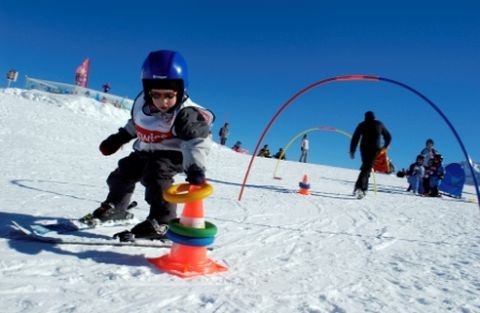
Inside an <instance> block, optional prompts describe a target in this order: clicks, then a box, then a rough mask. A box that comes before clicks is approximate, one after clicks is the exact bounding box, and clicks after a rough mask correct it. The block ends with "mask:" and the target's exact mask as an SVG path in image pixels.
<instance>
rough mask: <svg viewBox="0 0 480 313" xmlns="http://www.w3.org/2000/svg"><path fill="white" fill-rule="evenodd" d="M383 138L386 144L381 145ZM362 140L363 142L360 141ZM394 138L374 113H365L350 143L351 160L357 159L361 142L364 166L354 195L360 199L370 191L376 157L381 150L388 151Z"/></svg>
mask: <svg viewBox="0 0 480 313" xmlns="http://www.w3.org/2000/svg"><path fill="white" fill-rule="evenodd" d="M381 137H383V140H384V143H383V146H382V145H381ZM360 138H361V141H360ZM391 140H392V137H391V135H390V133H389V132H388V130H387V128H386V127H385V126H384V125H383V123H382V122H380V121H377V120H376V119H375V114H374V113H373V112H372V111H368V112H365V120H364V121H363V122H361V123H360V124H358V126H357V128H356V129H355V131H354V133H353V136H352V140H351V142H350V158H351V159H354V158H355V150H356V148H357V145H358V142H359V141H360V154H361V157H362V166H361V167H360V174H359V175H358V179H357V181H356V183H355V189H354V194H355V195H356V196H357V197H358V198H363V197H364V196H365V195H366V193H367V190H368V179H369V178H370V172H371V171H372V166H373V162H374V161H375V157H376V156H377V154H378V153H379V152H380V150H381V149H387V148H388V146H389V145H390V142H391Z"/></svg>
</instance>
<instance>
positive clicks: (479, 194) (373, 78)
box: [238, 75, 480, 208]
mask: <svg viewBox="0 0 480 313" xmlns="http://www.w3.org/2000/svg"><path fill="white" fill-rule="evenodd" d="M352 80H354V81H356V80H367V81H384V82H387V83H391V84H394V85H397V86H400V87H403V88H405V89H407V90H409V91H410V92H412V93H414V94H416V95H417V96H419V97H420V98H422V99H423V100H424V101H425V102H427V103H428V104H429V105H430V106H431V107H432V108H433V109H434V110H435V112H437V113H438V114H439V115H440V116H441V117H442V118H443V120H444V121H445V123H447V125H448V127H449V128H450V130H451V131H452V132H453V134H454V136H455V138H456V139H457V141H458V143H459V144H460V147H461V149H462V152H463V154H464V156H465V159H466V161H467V163H468V166H469V168H470V172H471V173H472V178H473V182H474V184H475V191H476V193H477V203H478V205H479V208H480V190H479V187H478V182H477V178H476V176H475V171H474V170H473V165H472V160H471V158H470V156H469V155H468V152H467V149H466V148H465V145H464V144H463V142H462V140H461V139H460V136H459V135H458V133H457V131H456V129H455V127H453V125H452V123H451V122H450V121H449V119H448V118H447V117H446V116H445V114H444V113H443V112H442V111H441V110H440V109H439V108H438V107H437V106H436V105H435V103H433V102H432V101H431V100H430V99H428V98H427V97H426V96H424V95H423V94H422V93H420V92H419V91H417V90H415V89H414V88H412V87H410V86H408V85H406V84H404V83H401V82H399V81H396V80H393V79H389V78H385V77H379V76H373V75H344V76H334V77H330V78H326V79H323V80H320V81H318V82H316V83H313V84H311V85H309V86H307V87H305V88H303V89H301V90H300V91H298V92H297V93H295V94H294V95H293V96H292V97H291V98H290V99H288V101H287V102H285V103H284V104H283V105H282V106H281V107H280V109H279V110H278V111H277V112H276V113H275V114H274V116H273V117H272V119H271V120H270V122H269V123H268V124H267V126H266V127H265V129H264V131H263V133H262V135H261V136H260V139H259V140H258V142H257V145H256V147H255V151H254V152H253V154H252V158H251V159H250V163H249V165H248V167H247V171H246V173H245V177H244V178H243V183H242V187H241V189H240V193H239V195H238V200H239V201H241V200H242V195H243V192H244V189H245V185H246V183H247V179H248V175H249V174H250V170H251V168H252V165H253V161H254V159H255V156H256V154H257V151H258V149H259V147H260V144H261V143H262V141H263V139H264V138H265V136H266V135H267V132H268V131H269V129H270V128H271V126H272V125H273V123H274V122H275V120H276V119H277V118H278V117H279V116H280V114H281V113H282V111H284V110H285V108H287V107H288V106H289V105H290V104H292V103H293V101H294V100H295V99H297V98H298V97H300V96H301V95H302V94H304V93H305V92H307V91H309V90H311V89H313V88H315V87H318V86H320V85H324V84H327V83H331V82H335V81H352Z"/></svg>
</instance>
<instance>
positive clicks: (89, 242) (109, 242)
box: [11, 221, 171, 248]
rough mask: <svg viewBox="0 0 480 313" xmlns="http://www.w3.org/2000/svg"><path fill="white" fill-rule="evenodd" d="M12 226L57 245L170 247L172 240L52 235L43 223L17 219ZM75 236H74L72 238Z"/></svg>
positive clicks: (29, 238)
mask: <svg viewBox="0 0 480 313" xmlns="http://www.w3.org/2000/svg"><path fill="white" fill-rule="evenodd" d="M11 224H12V226H13V227H14V228H15V229H16V230H18V231H20V232H21V233H22V235H24V236H23V237H24V238H25V239H27V240H33V241H39V242H44V243H50V244H55V245H85V246H115V247H145V248H170V247H171V242H170V241H169V240H149V241H146V240H141V239H140V240H139V239H137V240H136V241H134V242H121V241H117V240H115V239H113V238H112V239H100V238H98V239H92V238H88V239H86V238H84V239H81V238H75V237H73V236H68V237H66V236H62V234H59V233H57V235H58V236H50V235H48V232H49V231H51V230H49V229H48V228H44V227H43V226H42V225H32V226H30V227H25V226H22V225H20V224H19V223H18V222H16V221H11ZM72 237H73V238H72Z"/></svg>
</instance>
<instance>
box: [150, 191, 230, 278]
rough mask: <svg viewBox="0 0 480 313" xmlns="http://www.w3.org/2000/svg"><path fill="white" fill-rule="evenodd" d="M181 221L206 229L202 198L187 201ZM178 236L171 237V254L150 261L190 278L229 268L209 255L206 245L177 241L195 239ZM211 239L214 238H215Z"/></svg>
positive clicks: (188, 226) (182, 276)
mask: <svg viewBox="0 0 480 313" xmlns="http://www.w3.org/2000/svg"><path fill="white" fill-rule="evenodd" d="M198 188H200V187H196V186H192V185H191V186H190V187H189V192H191V191H194V190H196V189H198ZM177 221H178V220H177ZM179 222H180V224H181V225H182V227H185V228H187V229H188V228H192V229H205V219H204V213H203V202H202V200H194V201H191V202H186V203H185V206H184V208H183V212H182V216H181V217H180V221H179ZM171 231H172V230H171V229H170V230H169V232H171ZM167 236H168V233H167ZM178 236H179V235H178V234H173V236H172V238H170V237H169V238H170V239H171V240H172V241H173V244H172V248H171V249H170V253H169V254H165V255H163V256H161V257H158V258H148V259H147V260H148V262H150V263H151V264H153V265H155V266H156V267H158V268H159V269H161V270H162V271H164V272H167V273H169V274H173V275H177V276H179V277H181V278H190V277H194V276H200V275H207V274H214V273H218V272H225V271H227V270H228V269H227V268H226V267H225V266H223V265H220V264H218V263H216V262H214V261H212V260H211V259H209V258H208V257H207V248H206V246H205V245H201V244H200V245H198V246H197V245H195V246H193V245H187V244H185V243H181V242H176V240H175V238H177V240H178V238H180V239H182V238H183V239H182V240H190V239H193V238H189V237H182V236H180V237H178ZM196 239H198V238H196ZM204 239H209V238H204ZM210 239H212V240H213V238H210ZM182 240H179V241H182Z"/></svg>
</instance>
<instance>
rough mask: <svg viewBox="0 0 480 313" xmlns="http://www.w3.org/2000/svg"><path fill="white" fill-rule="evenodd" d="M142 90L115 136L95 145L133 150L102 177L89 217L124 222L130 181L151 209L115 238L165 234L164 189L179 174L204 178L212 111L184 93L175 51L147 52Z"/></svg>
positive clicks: (171, 210)
mask: <svg viewBox="0 0 480 313" xmlns="http://www.w3.org/2000/svg"><path fill="white" fill-rule="evenodd" d="M141 77H142V84H143V90H142V91H141V92H140V94H139V95H138V96H137V98H136V99H135V101H134V104H133V107H132V111H131V118H130V120H129V121H128V122H127V123H126V125H125V126H123V127H121V128H120V129H119V130H118V132H117V133H116V134H113V135H111V136H109V137H108V138H107V139H105V140H104V141H102V143H101V144H100V151H101V153H102V154H104V155H111V154H113V153H115V152H117V151H118V150H119V149H120V147H122V145H124V144H126V143H128V142H129V141H131V140H132V139H135V142H134V143H133V151H132V152H131V153H130V155H128V156H127V157H125V158H122V159H121V160H120V161H119V162H118V167H117V168H116V169H115V170H114V171H113V172H111V173H110V175H109V176H108V178H107V184H108V187H109V192H108V195H107V197H106V199H105V200H104V201H103V202H102V203H101V205H100V207H99V208H98V209H96V210H95V211H93V213H92V215H93V218H95V219H98V220H100V221H101V222H105V221H110V220H125V219H129V218H131V217H132V214H131V213H130V212H129V211H127V208H128V205H129V203H130V201H131V198H132V195H133V192H134V190H135V185H136V184H137V183H138V182H141V183H142V184H143V185H144V186H145V201H146V202H147V203H148V204H149V205H150V212H149V214H148V217H147V219H146V220H145V221H143V222H141V223H139V224H137V225H135V226H134V227H133V228H132V229H131V231H126V232H122V233H120V235H121V234H123V235H121V236H120V240H123V241H129V240H134V239H135V238H148V239H161V238H164V234H165V232H166V229H167V226H166V225H168V223H169V221H170V220H172V219H174V218H176V217H177V214H176V204H174V203H169V202H167V201H165V200H164V199H163V197H162V194H163V191H164V190H166V189H167V188H168V187H170V186H171V185H172V183H173V177H174V176H175V175H177V174H178V173H182V172H184V173H185V174H186V181H188V182H189V183H190V184H193V185H200V184H202V183H204V182H205V181H206V179H205V171H206V162H207V154H208V152H209V150H210V146H211V139H210V136H209V132H210V128H211V124H212V122H213V120H214V115H213V113H212V112H210V111H209V110H207V109H205V108H203V107H201V106H199V105H197V104H196V103H194V102H193V101H192V100H191V99H190V97H189V95H188V73H187V65H186V62H185V59H184V58H183V56H182V55H181V54H180V53H179V52H176V51H170V50H159V51H153V52H151V53H150V54H149V55H148V56H147V58H146V59H145V61H144V63H143V66H142V74H141Z"/></svg>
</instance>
